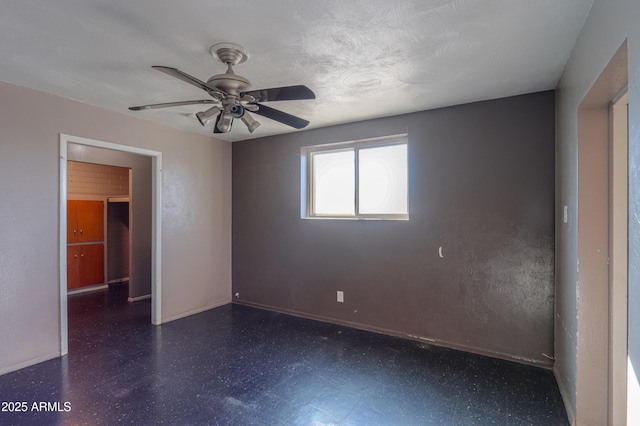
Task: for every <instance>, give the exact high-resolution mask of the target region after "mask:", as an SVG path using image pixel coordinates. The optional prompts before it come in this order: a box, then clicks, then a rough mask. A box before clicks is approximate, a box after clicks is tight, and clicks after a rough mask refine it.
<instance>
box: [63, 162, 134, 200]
mask: <svg viewBox="0 0 640 426" xmlns="http://www.w3.org/2000/svg"><path fill="white" fill-rule="evenodd" d="M67 195H68V197H69V198H86V197H87V196H96V197H97V196H101V197H128V196H129V195H130V190H129V169H128V168H127V167H115V166H105V165H102V164H92V163H82V162H78V161H68V162H67Z"/></svg>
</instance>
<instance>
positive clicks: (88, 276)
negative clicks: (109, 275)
mask: <svg viewBox="0 0 640 426" xmlns="http://www.w3.org/2000/svg"><path fill="white" fill-rule="evenodd" d="M77 247H78V249H79V251H80V278H79V281H80V285H79V286H80V287H84V286H86V285H94V284H104V245H103V244H86V245H80V246H77Z"/></svg>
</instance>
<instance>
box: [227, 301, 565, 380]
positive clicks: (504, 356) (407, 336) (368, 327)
mask: <svg viewBox="0 0 640 426" xmlns="http://www.w3.org/2000/svg"><path fill="white" fill-rule="evenodd" d="M233 303H236V304H238V305H245V306H250V307H253V308H258V309H265V310H268V311H273V312H280V313H283V314H287V315H293V316H296V317H301V318H307V319H312V320H315V321H322V322H327V323H331V324H336V325H342V326H345V327H350V328H355V329H358V330H364V331H370V332H372V333H378V334H385V335H387V336H394V337H401V338H403V339H409V340H415V341H418V342H422V343H426V344H429V345H434V346H440V347H443V348H448V349H455V350H458V351H464V352H469V353H473V354H476V355H483V356H488V357H492V358H498V359H503V360H505V361H512V362H517V363H519V364H526V365H532V366H534V367H539V368H544V369H547V370H550V369H551V368H552V367H553V364H551V363H550V362H549V363H548V362H545V361H538V360H535V359H529V358H524V357H519V356H516V355H512V354H507V353H503V352H497V351H490V350H486V349H480V348H476V347H474V346H468V345H461V344H458V343H453V342H448V341H446V340H440V339H432V338H429V337H425V336H418V335H415V334H411V333H406V332H402V331H398V330H392V329H387V328H383V327H376V326H371V325H368V324H362V323H358V322H352V321H345V320H340V319H336V318H331V317H325V316H322V315H315V314H309V313H306V312H300V311H296V310H293V309H285V308H280V307H276V306H271V305H263V304H261V303H254V302H250V301H247V300H238V299H233Z"/></svg>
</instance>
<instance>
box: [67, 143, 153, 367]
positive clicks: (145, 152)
mask: <svg viewBox="0 0 640 426" xmlns="http://www.w3.org/2000/svg"><path fill="white" fill-rule="evenodd" d="M69 144H75V145H80V146H85V147H95V148H101V149H106V150H112V151H119V152H124V153H132V154H138V155H142V156H146V157H150V158H151V188H152V190H151V298H152V305H151V323H152V324H154V325H159V324H161V322H162V315H161V308H162V285H161V271H162V269H161V252H162V239H161V231H162V226H161V206H162V153H161V152H158V151H151V150H147V149H142V148H136V147H132V146H128V145H119V144H114V143H110V142H104V141H98V140H94V139H87V138H82V137H77V136H70V135H65V134H60V227H59V228H60V238H59V240H60V250H59V253H60V267H59V270H60V277H59V281H60V352H61V353H60V354H61V355H66V354H67V353H68V349H69V346H68V314H67V250H66V246H67V233H66V227H67V160H68V149H69Z"/></svg>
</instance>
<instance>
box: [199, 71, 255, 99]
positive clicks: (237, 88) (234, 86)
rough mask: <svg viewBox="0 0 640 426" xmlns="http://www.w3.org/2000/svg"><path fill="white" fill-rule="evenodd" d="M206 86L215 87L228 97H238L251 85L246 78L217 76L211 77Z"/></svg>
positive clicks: (229, 75) (226, 75) (227, 75)
mask: <svg viewBox="0 0 640 426" xmlns="http://www.w3.org/2000/svg"><path fill="white" fill-rule="evenodd" d="M207 84H210V85H212V86H215V87H217V88H218V89H220V90H222V91H223V92H225V93H228V94H230V95H238V94H239V93H240V92H245V91H247V90H249V88H250V87H251V83H250V82H249V80H247V79H246V78H244V77H242V76H241V75H237V74H228V73H227V74H217V75H214V76H213V77H211V78H210V79H209V80H208V81H207Z"/></svg>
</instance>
